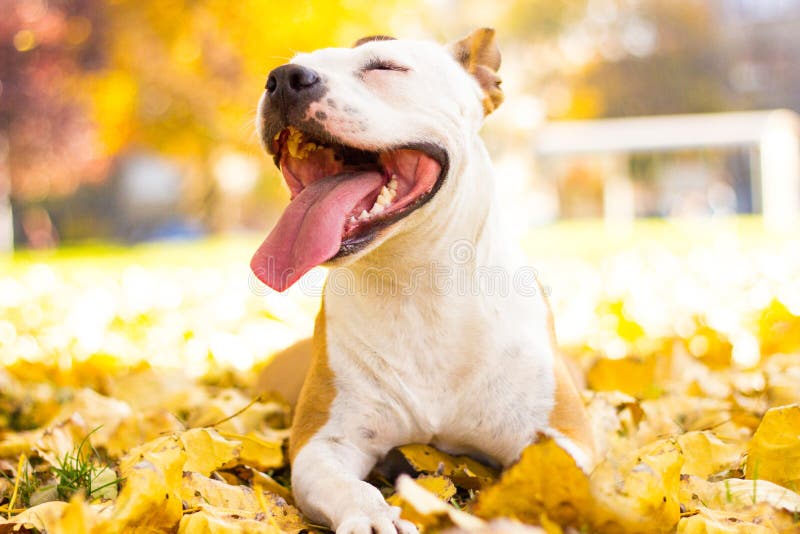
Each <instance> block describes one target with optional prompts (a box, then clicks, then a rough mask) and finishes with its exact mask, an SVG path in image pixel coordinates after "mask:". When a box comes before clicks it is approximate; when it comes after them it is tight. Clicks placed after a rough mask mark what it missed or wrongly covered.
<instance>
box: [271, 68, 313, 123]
mask: <svg viewBox="0 0 800 534" xmlns="http://www.w3.org/2000/svg"><path fill="white" fill-rule="evenodd" d="M265 89H266V91H267V92H266V97H267V106H268V107H269V109H270V112H272V113H275V112H277V113H278V114H279V115H280V117H281V119H283V121H284V122H288V121H290V120H291V119H292V117H290V115H291V114H292V113H293V112H295V111H296V110H299V109H302V110H305V109H306V107H307V106H308V104H310V103H311V102H314V101H315V100H318V99H319V98H321V97H322V95H323V94H325V89H324V86H323V84H322V82H321V80H320V76H319V74H317V73H316V72H314V71H313V70H311V69H309V68H307V67H303V66H301V65H291V64H290V65H283V66H281V67H278V68H277V69H275V70H273V71H272V72H270V73H269V76H268V77H267V85H266V87H265Z"/></svg>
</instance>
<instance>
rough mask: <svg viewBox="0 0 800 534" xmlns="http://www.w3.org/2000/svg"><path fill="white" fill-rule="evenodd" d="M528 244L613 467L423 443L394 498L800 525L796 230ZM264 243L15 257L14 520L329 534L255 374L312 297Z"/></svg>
mask: <svg viewBox="0 0 800 534" xmlns="http://www.w3.org/2000/svg"><path fill="white" fill-rule="evenodd" d="M791 235H792V234H789V236H791ZM794 235H798V234H797V233H796V232H795V233H794ZM527 242H528V243H529V244H528V249H529V250H530V252H531V255H532V256H534V257H536V258H538V259H537V260H536V261H535V262H534V265H536V266H537V267H540V268H541V278H542V280H543V282H544V284H545V285H546V286H548V288H549V290H550V293H551V299H552V301H553V304H554V307H555V309H556V315H557V322H558V327H559V336H560V339H561V342H562V344H563V346H564V349H565V350H566V351H567V352H569V353H570V354H571V355H572V356H573V357H574V358H575V360H576V361H577V362H578V363H579V364H580V365H581V367H582V368H583V370H584V371H585V374H586V380H587V384H586V385H587V388H586V391H585V399H586V403H587V406H588V409H589V411H590V413H591V416H592V421H593V424H594V425H595V429H596V433H597V436H598V440H599V442H600V445H601V447H602V449H603V451H604V461H603V462H602V463H601V464H600V465H599V466H598V467H597V469H596V470H595V471H594V472H593V473H592V474H591V475H590V476H587V475H585V474H583V473H582V472H581V471H580V470H578V469H577V468H576V467H575V465H574V464H573V462H572V461H571V460H570V458H569V457H568V456H567V455H566V454H565V453H564V452H563V451H561V450H560V449H559V448H558V447H557V446H556V445H555V444H554V443H553V442H551V441H547V440H543V441H541V442H539V443H538V444H536V445H534V446H531V447H530V448H529V449H528V450H526V452H525V453H524V454H523V456H522V458H521V460H520V461H519V463H517V464H516V465H515V466H513V467H511V468H510V469H508V470H507V471H506V472H504V473H498V472H497V471H496V470H494V469H491V468H489V467H487V466H483V465H481V464H479V463H477V462H475V461H473V460H471V459H469V458H464V457H459V458H454V457H450V456H448V455H445V454H442V453H440V452H438V451H436V450H434V449H431V448H429V447H425V446H421V445H408V446H405V447H402V448H400V449H397V450H395V451H392V453H391V454H390V455H389V456H388V457H387V459H386V461H385V462H383V464H382V465H380V466H379V467H378V468H377V469H376V470H375V471H374V472H373V474H372V476H371V481H372V482H373V483H374V484H376V485H377V486H378V487H379V488H380V489H381V491H383V492H384V494H385V495H386V498H387V500H388V501H389V502H391V503H392V504H395V505H398V506H401V507H402V509H403V513H404V515H405V516H406V517H407V518H409V519H410V520H412V521H414V522H416V523H417V524H418V525H419V526H420V527H421V528H422V529H423V530H425V531H428V532H436V531H443V530H452V531H458V530H462V531H482V532H516V531H518V532H541V531H542V530H544V531H546V532H549V533H553V532H643V533H644V532H648V533H649V532H674V531H678V532H687V533H728V532H743V533H744V532H759V533H760V532H800V495H798V490H800V240H798V239H797V238H795V237H786V236H774V235H773V236H769V235H764V234H762V233H761V232H760V231H759V229H758V221H739V222H735V223H732V224H728V225H723V226H722V227H719V226H717V225H715V226H713V227H707V226H702V227H690V228H688V229H684V228H675V227H671V226H669V225H666V224H662V225H644V226H641V227H639V228H636V229H635V230H634V232H633V233H628V234H624V235H619V234H613V235H609V234H602V235H600V234H599V233H598V231H597V230H595V229H592V228H585V227H572V226H560V227H556V228H553V229H549V230H546V231H540V232H537V233H536V234H534V235H532V236H531V237H530V238H529V240H528V241H527ZM252 246H253V243H251V242H249V241H248V242H217V243H205V244H201V245H193V246H185V245H181V246H173V245H170V246H158V247H147V248H143V249H137V250H133V251H123V250H107V249H98V250H86V249H83V250H75V251H71V252H70V251H67V252H61V253H58V254H56V255H55V256H41V255H30V256H27V257H25V256H24V257H21V258H18V259H17V260H16V261H5V262H4V263H0V362H2V364H3V368H2V369H0V473H2V476H0V533H3V532H17V531H21V532H25V531H33V532H36V531H39V532H54V533H81V532H96V533H105V532H176V531H178V532H282V531H284V532H300V531H302V530H310V531H313V530H316V531H321V530H323V529H321V528H320V527H319V526H317V525H313V524H309V523H308V522H307V520H305V519H304V518H303V517H302V515H301V514H300V513H299V512H298V511H297V509H296V508H294V506H293V504H292V503H293V501H292V494H291V488H290V485H289V471H288V466H287V465H286V456H285V452H284V451H285V440H286V436H287V430H286V428H287V426H288V424H289V416H290V414H289V409H288V407H287V406H286V405H285V404H283V403H282V402H280V400H279V399H276V398H273V397H271V396H269V395H268V394H265V392H260V391H257V390H256V389H255V386H254V384H255V383H256V376H257V368H258V366H259V365H260V363H259V362H261V361H263V360H264V359H265V358H266V357H267V356H268V355H269V354H270V353H271V352H272V351H273V350H275V349H276V348H279V347H281V346H284V345H286V344H288V343H289V342H290V341H291V340H293V339H296V338H298V337H300V336H303V335H307V334H308V333H309V331H310V325H311V319H312V318H313V314H314V311H315V308H316V305H317V302H316V296H315V295H314V294H313V291H310V293H311V294H307V295H301V294H299V293H294V294H292V295H290V296H288V297H284V296H279V295H274V294H263V293H262V292H261V289H260V288H258V287H257V286H254V285H253V284H252V283H251V279H250V278H249V277H248V275H247V270H246V266H247V257H248V254H249V252H250V250H251V248H252ZM0 262H3V260H0ZM254 367H255V369H253V368H254Z"/></svg>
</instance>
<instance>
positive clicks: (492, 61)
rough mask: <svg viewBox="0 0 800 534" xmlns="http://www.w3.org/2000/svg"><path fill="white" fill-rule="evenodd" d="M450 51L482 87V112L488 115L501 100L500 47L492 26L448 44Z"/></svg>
mask: <svg viewBox="0 0 800 534" xmlns="http://www.w3.org/2000/svg"><path fill="white" fill-rule="evenodd" d="M448 48H449V50H450V53H451V54H452V55H453V57H454V58H455V59H456V61H458V62H459V63H460V64H461V66H462V67H464V70H466V71H467V72H469V73H470V74H472V75H473V76H474V77H475V79H476V80H478V83H479V84H480V86H481V89H483V94H484V98H483V113H484V115H488V114H489V113H491V112H492V111H494V110H495V109H497V108H498V107H499V106H500V104H501V103H502V102H503V90H502V89H501V88H500V82H501V80H500V76H498V75H497V70H498V69H499V68H500V49H499V48H497V43H496V42H495V39H494V29H493V28H480V29H477V30H475V31H474V32H472V33H471V34H469V35H467V36H466V37H464V38H463V39H461V40H460V41H457V42H455V43H451V44H450V45H449V46H448Z"/></svg>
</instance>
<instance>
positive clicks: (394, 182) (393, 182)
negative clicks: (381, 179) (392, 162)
mask: <svg viewBox="0 0 800 534" xmlns="http://www.w3.org/2000/svg"><path fill="white" fill-rule="evenodd" d="M389 189H391V190H392V191H395V192H397V175H396V174H393V175H392V179H391V180H390V181H389Z"/></svg>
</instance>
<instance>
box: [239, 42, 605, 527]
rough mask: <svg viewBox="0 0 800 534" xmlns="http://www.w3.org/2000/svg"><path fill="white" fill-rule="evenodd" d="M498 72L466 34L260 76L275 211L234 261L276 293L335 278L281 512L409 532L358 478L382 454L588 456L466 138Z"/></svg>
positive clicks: (545, 316)
mask: <svg viewBox="0 0 800 534" xmlns="http://www.w3.org/2000/svg"><path fill="white" fill-rule="evenodd" d="M499 66H500V54H499V52H498V50H497V47H496V45H495V42H494V31H493V30H490V29H481V30H477V31H475V32H474V33H472V34H471V35H469V36H468V37H466V38H465V39H463V40H461V41H459V42H457V43H454V44H451V45H448V46H441V45H438V44H436V43H431V42H421V41H406V40H395V39H391V38H388V37H372V38H365V39H362V40H360V41H359V42H358V43H356V45H355V46H354V47H353V48H347V49H344V48H330V49H323V50H318V51H316V52H313V53H310V54H299V55H297V56H296V57H295V58H294V59H293V60H292V61H291V62H290V63H289V64H287V65H284V66H282V67H279V68H277V69H275V70H274V71H272V73H271V74H270V75H269V78H268V81H267V87H266V91H265V93H264V95H263V97H262V99H261V102H260V105H259V112H258V128H259V134H260V136H261V138H262V139H263V141H264V144H265V146H266V149H267V150H268V151H269V152H270V153H271V154H273V155H274V158H275V162H276V163H277V164H278V165H279V166H280V168H281V171H282V172H283V175H284V178H285V180H286V182H287V184H288V186H289V189H290V191H291V195H292V201H291V203H290V204H289V206H288V207H287V208H286V211H285V212H284V214H283V216H282V217H281V219H280V220H279V221H278V223H277V225H276V226H275V228H274V229H273V231H272V233H271V234H270V235H269V236H268V237H267V239H266V240H265V241H264V243H263V244H262V245H261V247H260V248H259V250H258V252H256V254H255V256H254V258H253V261H252V263H251V267H252V269H253V271H254V273H255V274H256V275H257V276H258V278H259V279H260V280H262V281H263V282H264V283H266V284H267V285H269V286H271V287H272V288H275V289H277V290H279V291H282V290H284V289H286V288H287V287H288V286H290V285H292V284H293V283H294V282H295V281H296V280H298V279H299V278H300V276H302V275H303V274H304V273H305V272H307V271H308V270H309V269H311V268H313V267H314V266H316V265H320V264H323V263H325V264H327V265H329V266H331V268H332V269H331V272H330V275H329V280H328V283H327V285H326V289H325V295H324V300H323V305H322V309H321V311H320V313H319V316H318V318H317V324H316V329H315V333H314V340H313V359H312V363H311V368H310V370H309V372H308V375H307V376H306V380H305V384H304V386H303V389H302V391H301V393H300V399H299V402H298V405H297V409H296V412H295V416H294V417H295V418H294V425H293V428H292V434H291V440H290V456H291V461H292V488H293V491H294V495H295V498H296V501H297V503H298V505H299V506H300V508H301V509H302V511H303V512H304V513H305V514H307V515H308V516H309V517H310V518H312V519H313V520H315V521H318V522H322V523H325V524H327V525H330V526H331V527H332V528H334V529H336V532H337V533H370V532H377V533H379V534H386V533H395V532H403V533H404V532H414V531H415V528H414V527H413V525H411V524H410V523H408V522H407V521H403V520H401V519H400V518H399V510H398V509H396V508H392V507H390V506H389V505H388V504H387V503H386V502H385V501H384V499H383V497H382V496H381V494H380V492H379V491H378V490H377V489H376V488H375V487H373V486H371V485H370V484H368V483H366V482H364V481H363V479H364V477H366V476H367V474H368V473H369V471H370V470H371V469H372V467H373V466H374V465H375V463H376V462H377V461H379V460H380V459H381V458H382V457H383V456H384V455H385V454H386V453H387V452H388V451H389V450H390V449H392V448H393V447H396V446H398V445H403V444H407V443H430V444H433V445H435V446H436V447H439V448H441V449H443V450H445V451H449V452H452V453H459V454H461V453H466V454H471V455H475V456H477V457H479V458H483V459H485V460H487V461H491V462H494V463H496V464H501V465H509V464H510V463H512V462H514V461H515V460H517V459H518V458H519V455H520V453H521V452H522V450H523V449H524V448H525V446H526V445H528V444H530V443H531V442H532V441H534V440H536V439H537V437H538V436H539V435H542V434H544V435H550V436H553V437H554V438H555V439H556V440H557V441H558V442H559V443H560V444H561V445H562V446H563V447H564V448H565V449H566V450H567V451H568V452H569V453H570V454H571V455H572V456H573V457H574V458H575V460H576V462H577V463H578V464H579V465H580V466H582V467H583V468H585V469H588V468H589V467H590V466H591V465H592V463H593V454H594V452H593V451H594V449H593V439H592V435H591V431H590V429H589V423H588V420H587V418H586V414H585V412H584V407H583V404H582V402H581V398H580V395H579V393H578V390H577V388H576V386H575V385H574V383H573V382H572V379H571V376H570V374H569V373H568V371H567V369H566V366H565V363H564V361H563V360H562V359H561V358H560V357H559V356H558V354H557V352H556V349H555V341H554V337H553V333H552V328H551V326H550V317H549V309H548V306H547V302H546V301H545V298H544V296H543V295H542V294H541V292H540V291H538V290H537V289H538V285H537V283H536V282H535V280H534V279H533V278H532V277H531V276H530V274H531V272H530V269H528V268H526V267H525V260H524V258H523V255H522V253H521V251H520V250H519V249H518V247H517V245H516V244H515V243H512V242H511V240H510V239H508V238H507V234H506V232H505V231H504V229H503V227H502V225H501V221H500V216H501V212H502V207H501V206H499V205H498V204H497V203H496V201H495V200H494V193H493V180H494V178H493V171H492V166H491V162H490V160H489V156H488V154H487V152H486V149H485V147H484V145H483V142H482V141H481V139H480V137H479V135H478V130H479V129H480V127H481V123H482V122H483V118H484V116H485V115H487V114H489V113H490V112H491V111H492V110H494V109H495V108H496V107H497V106H498V105H499V104H500V102H501V101H502V97H503V95H502V92H501V90H500V79H499V78H498V76H497V69H498V68H499ZM500 179H502V177H500Z"/></svg>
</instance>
